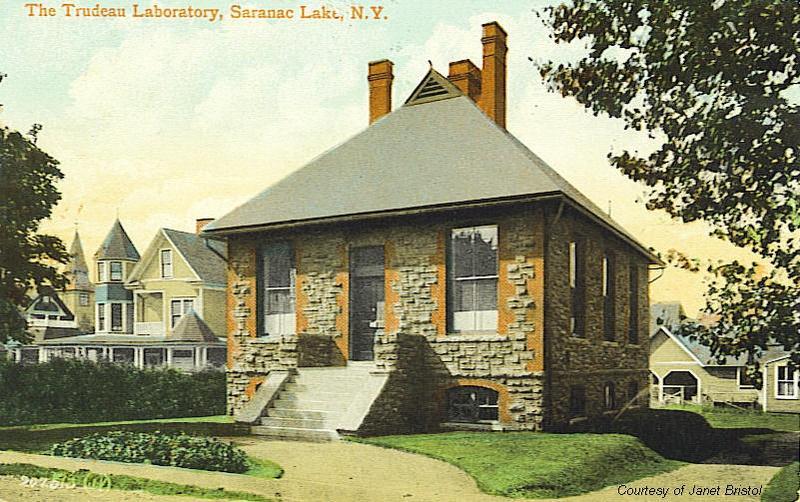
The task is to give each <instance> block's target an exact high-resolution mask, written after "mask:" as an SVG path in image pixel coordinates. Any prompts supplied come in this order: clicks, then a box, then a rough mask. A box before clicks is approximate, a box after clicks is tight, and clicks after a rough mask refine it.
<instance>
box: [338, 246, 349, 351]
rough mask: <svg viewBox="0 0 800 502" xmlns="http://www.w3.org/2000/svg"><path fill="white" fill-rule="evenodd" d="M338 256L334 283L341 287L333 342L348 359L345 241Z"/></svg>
mask: <svg viewBox="0 0 800 502" xmlns="http://www.w3.org/2000/svg"><path fill="white" fill-rule="evenodd" d="M339 256H340V257H341V262H340V265H339V270H338V271H337V272H336V277H335V279H334V280H335V284H336V285H341V286H342V289H341V290H340V292H339V295H338V296H337V297H336V305H337V306H338V307H339V313H338V314H336V320H335V321H334V324H335V327H336V331H337V333H336V335H337V336H336V338H335V339H334V343H336V346H337V347H338V348H339V351H340V352H341V353H342V357H343V358H344V360H345V361H347V360H348V359H350V254H349V249H348V247H347V244H346V243H343V244H341V245H340V246H339Z"/></svg>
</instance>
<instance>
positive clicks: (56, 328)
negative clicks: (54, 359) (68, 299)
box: [25, 286, 80, 340]
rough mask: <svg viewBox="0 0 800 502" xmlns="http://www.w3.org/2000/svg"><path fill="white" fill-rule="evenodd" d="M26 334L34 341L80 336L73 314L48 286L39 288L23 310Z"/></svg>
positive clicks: (57, 294)
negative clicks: (26, 328) (26, 324)
mask: <svg viewBox="0 0 800 502" xmlns="http://www.w3.org/2000/svg"><path fill="white" fill-rule="evenodd" d="M25 321H26V322H27V323H28V332H29V333H30V334H31V335H33V338H34V340H47V339H52V338H62V337H65V336H74V335H77V334H80V331H79V330H78V321H77V320H76V318H75V314H74V313H73V312H72V310H71V309H70V308H69V307H68V306H67V304H66V303H65V302H64V300H63V299H62V298H61V295H60V294H59V292H58V291H56V290H55V289H53V288H52V287H50V286H42V287H40V288H39V291H38V294H37V295H36V296H35V297H34V298H33V300H32V301H31V302H30V304H29V305H28V307H27V308H26V309H25Z"/></svg>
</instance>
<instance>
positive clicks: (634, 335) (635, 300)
mask: <svg viewBox="0 0 800 502" xmlns="http://www.w3.org/2000/svg"><path fill="white" fill-rule="evenodd" d="M628 343H633V344H637V343H639V264H638V263H636V262H635V261H631V263H630V266H629V268H628Z"/></svg>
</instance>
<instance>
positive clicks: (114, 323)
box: [111, 303, 122, 331]
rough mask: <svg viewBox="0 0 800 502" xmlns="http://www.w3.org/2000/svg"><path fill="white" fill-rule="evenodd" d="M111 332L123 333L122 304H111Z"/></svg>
mask: <svg viewBox="0 0 800 502" xmlns="http://www.w3.org/2000/svg"><path fill="white" fill-rule="evenodd" d="M111 331H122V304H121V303H112V304H111Z"/></svg>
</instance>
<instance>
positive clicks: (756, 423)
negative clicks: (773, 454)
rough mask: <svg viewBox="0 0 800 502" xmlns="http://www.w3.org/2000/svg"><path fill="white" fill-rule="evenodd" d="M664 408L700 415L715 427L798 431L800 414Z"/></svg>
mask: <svg viewBox="0 0 800 502" xmlns="http://www.w3.org/2000/svg"><path fill="white" fill-rule="evenodd" d="M666 408H667V409H670V410H685V411H691V412H693V413H697V414H699V415H702V416H703V417H704V418H705V419H706V420H708V423H709V424H711V426H712V427H714V428H715V429H772V430H774V431H800V415H797V414H791V413H763V412H760V411H739V410H728V409H720V408H709V407H704V406H697V405H670V406H667V407H666Z"/></svg>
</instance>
